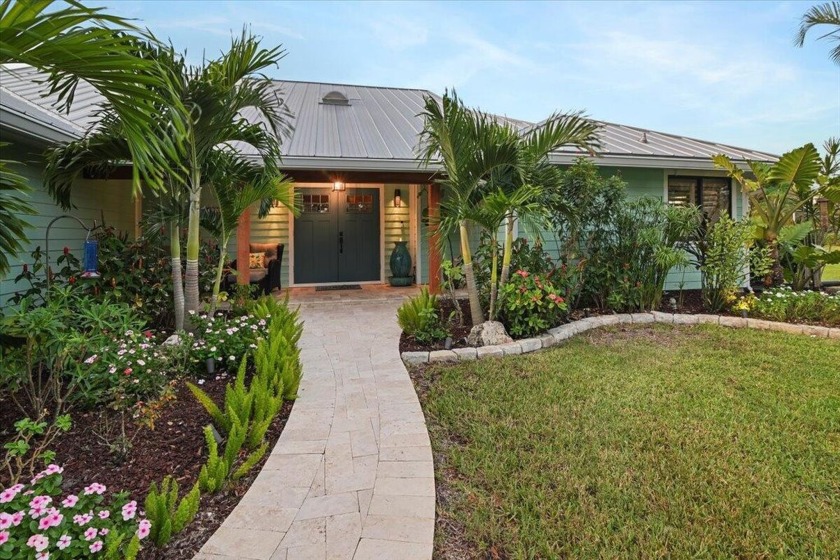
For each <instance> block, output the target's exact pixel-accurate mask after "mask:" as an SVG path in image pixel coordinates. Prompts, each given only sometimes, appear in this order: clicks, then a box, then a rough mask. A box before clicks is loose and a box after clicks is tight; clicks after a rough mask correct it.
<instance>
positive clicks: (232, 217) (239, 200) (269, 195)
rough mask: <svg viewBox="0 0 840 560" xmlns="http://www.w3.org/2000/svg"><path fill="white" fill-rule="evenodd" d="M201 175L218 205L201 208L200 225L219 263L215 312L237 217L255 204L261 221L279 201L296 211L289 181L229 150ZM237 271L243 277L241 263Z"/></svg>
mask: <svg viewBox="0 0 840 560" xmlns="http://www.w3.org/2000/svg"><path fill="white" fill-rule="evenodd" d="M204 176H205V180H206V181H207V184H209V185H210V187H211V188H212V190H213V193H214V194H215V196H216V201H217V202H218V204H219V206H218V207H217V208H210V207H205V208H202V226H203V227H204V228H205V229H206V230H208V231H209V232H210V233H211V234H212V235H213V236H214V237H215V238H216V239H217V240H218V241H219V262H218V264H217V266H216V278H215V280H214V282H213V296H212V298H211V300H210V309H211V311H215V309H216V306H217V305H218V303H219V291H220V288H221V282H222V272H223V270H224V266H225V257H226V255H227V247H228V244H229V243H230V238H231V236H232V235H233V232H234V231H236V227H237V225H238V224H239V218H240V216H242V214H243V213H245V212H246V211H248V209H249V208H251V206H253V205H254V204H256V203H258V202H259V203H260V211H259V216H260V217H261V218H262V217H264V216H265V215H266V214H268V212H269V210H270V209H271V206H272V204H273V203H274V202H280V203H281V204H282V205H283V206H285V207H286V208H288V209H290V210H291V211H292V214H294V215H295V216H297V215H298V209H297V206H296V204H295V195H294V182H293V181H292V180H291V179H288V178H287V177H285V176H283V175H282V174H277V175H272V174H270V173H265V171H264V169H263V166H262V165H259V164H256V163H254V162H251V161H248V160H247V159H245V158H243V157H242V156H241V155H240V154H238V153H236V152H234V151H233V150H219V151H217V152H215V153H214V155H213V157H211V158H210V161H209V162H208V167H207V170H206V171H205V173H204ZM239 270H240V272H241V273H243V274H244V273H245V272H246V269H245V268H244V263H242V266H240V268H239Z"/></svg>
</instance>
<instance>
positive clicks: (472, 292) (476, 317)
mask: <svg viewBox="0 0 840 560" xmlns="http://www.w3.org/2000/svg"><path fill="white" fill-rule="evenodd" d="M460 230H461V256H463V257H464V277H465V278H466V280H467V294H469V298H470V316H471V317H472V322H473V325H480V324H481V323H483V322H484V312H483V311H482V309H481V301H480V300H479V298H478V285H477V284H476V282H475V271H474V270H473V262H472V253H471V252H470V236H469V232H468V231H467V223H466V222H465V221H463V220H462V221H461V223H460Z"/></svg>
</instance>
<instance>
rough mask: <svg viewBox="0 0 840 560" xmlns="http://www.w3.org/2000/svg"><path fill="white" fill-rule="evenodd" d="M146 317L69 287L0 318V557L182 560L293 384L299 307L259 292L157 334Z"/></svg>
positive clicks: (240, 480) (236, 494)
mask: <svg viewBox="0 0 840 560" xmlns="http://www.w3.org/2000/svg"><path fill="white" fill-rule="evenodd" d="M70 309H74V310H75V311H73V312H71V311H69V310H70ZM143 323H144V321H143V320H142V319H140V318H138V317H137V316H136V314H135V313H134V312H133V311H132V310H131V309H130V308H128V307H127V306H121V305H119V304H115V303H113V302H108V301H101V300H96V299H93V298H91V297H89V296H79V295H77V294H73V293H72V291H70V290H68V291H67V292H66V293H64V295H61V292H60V291H59V292H57V293H53V294H51V296H50V298H48V299H47V301H46V304H45V305H43V306H41V307H36V306H34V305H30V304H29V302H28V300H24V301H22V302H21V307H20V308H19V310H18V312H17V313H13V314H11V315H10V316H8V317H6V318H4V327H5V329H4V332H8V333H11V334H13V335H17V336H18V337H19V338H17V339H14V341H13V343H12V344H6V345H4V347H3V350H2V352H3V354H2V356H0V359H2V364H3V372H2V373H3V376H2V381H3V385H2V396H3V399H4V402H9V403H14V405H16V406H6V407H3V410H2V412H0V441H2V442H3V444H4V451H5V456H4V460H3V464H2V472H0V488H2V489H3V494H2V497H0V515H2V517H1V518H0V558H16V557H22V556H26V557H34V555H36V554H37V555H39V556H37V557H38V558H48V557H49V558H53V559H54V558H65V557H66V558H71V557H86V556H90V555H94V554H97V555H98V554H101V555H102V556H103V557H116V558H123V557H124V558H134V557H138V558H146V559H155V558H191V557H192V556H193V555H194V554H195V553H196V552H197V551H198V550H199V549H200V547H201V545H202V544H203V543H204V541H206V540H207V539H208V538H209V536H210V535H211V534H212V533H213V532H214V531H215V529H216V528H217V527H218V526H219V525H220V524H221V523H222V522H223V521H224V519H225V517H226V516H227V514H228V513H229V512H230V511H231V510H232V509H233V508H234V507H235V505H236V503H237V502H238V501H239V499H240V498H241V496H242V495H244V493H245V491H246V490H247V488H248V486H249V485H250V482H251V481H252V480H253V478H254V477H255V476H256V473H257V472H258V471H259V467H260V466H261V464H262V463H263V462H264V460H265V457H266V454H267V451H268V449H270V447H271V446H272V445H273V444H274V443H275V442H276V440H277V438H278V437H279V435H280V433H281V431H282V427H283V425H284V424H285V420H286V418H288V414H289V412H290V410H291V404H292V400H293V399H294V398H295V396H296V393H297V386H298V383H299V380H300V374H301V370H300V361H299V353H298V349H297V340H298V338H299V336H300V332H301V325H300V322H299V321H298V317H297V314H296V313H295V312H291V311H289V309H288V307H287V306H286V305H285V304H283V303H280V302H277V301H276V300H274V299H272V298H263V299H261V300H258V301H256V302H252V303H250V304H248V305H247V306H246V307H245V308H242V309H238V310H236V311H228V312H225V313H222V312H219V313H216V314H213V315H201V316H199V315H196V316H194V317H193V324H194V325H195V327H196V329H195V331H194V333H192V334H187V333H179V335H178V336H177V337H168V339H167V340H166V341H165V342H164V338H167V337H165V334H166V333H161V334H158V333H155V332H153V331H151V330H146V329H144V324H143ZM209 358H212V359H213V360H214V362H215V363H216V364H218V367H217V371H216V373H214V374H212V375H208V374H207V370H206V368H207V365H206V364H207V360H208V359H209ZM50 465H51V466H50ZM45 469H46V470H45ZM21 485H23V486H21ZM31 485H35V487H34V488H30V487H29V486H31ZM29 490H32V491H33V493H32V494H24V493H25V492H28V491H29ZM91 490H93V494H95V496H90V491H91ZM24 495H25V496H26V498H25V500H26V503H25V504H23V502H22V501H21V500H24V498H23V497H22V496H24ZM33 496H34V497H33ZM38 496H41V498H39V499H38V501H37V503H36V504H35V505H34V506H33V505H31V504H30V502H31V501H32V500H33V499H35V497H38ZM88 496H90V497H88ZM93 502H96V504H94V503H93ZM58 504H61V506H60V507H59V505H58ZM129 504H134V505H129ZM124 507H128V509H130V510H132V511H133V515H132V516H131V517H130V519H123V521H122V522H120V523H117V521H119V517H120V516H122V515H123V509H122V508H124ZM132 508H137V509H132ZM126 511H127V510H126ZM141 513H142V514H143V515H144V516H145V517H143V518H142V520H141V519H140V518H139V517H138V516H139V515H140V514H141ZM89 516H90V519H88V517H89ZM135 517H136V519H135ZM129 521H131V523H129ZM47 554H49V556H47Z"/></svg>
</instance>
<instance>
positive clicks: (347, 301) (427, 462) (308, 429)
mask: <svg viewBox="0 0 840 560" xmlns="http://www.w3.org/2000/svg"><path fill="white" fill-rule="evenodd" d="M412 293H413V291H406V290H401V291H397V290H386V289H384V288H376V289H366V290H363V291H357V292H355V293H352V292H318V293H315V292H313V291H311V290H308V291H298V292H293V295H292V297H293V301H294V302H295V303H299V304H300V305H301V313H302V317H303V320H304V332H303V337H302V339H301V349H302V350H301V354H302V360H303V371H304V375H303V381H302V383H301V390H300V396H299V398H298V400H297V402H296V403H295V406H294V408H293V410H292V414H291V417H290V418H289V421H288V424H287V425H286V428H285V429H284V431H283V434H282V435H281V436H280V440H279V441H278V442H277V445H276V447H275V448H274V450H273V451H272V454H271V457H270V458H269V459H268V461H267V462H266V464H265V466H264V467H263V470H262V471H261V472H260V474H259V476H258V477H257V479H256V481H255V482H254V484H253V485H252V486H251V488H250V489H249V490H248V493H247V494H246V495H245V497H244V498H243V499H242V501H241V502H240V503H239V505H238V506H237V507H236V509H235V510H234V511H233V513H232V514H231V515H230V517H228V519H227V520H226V521H225V522H224V524H223V525H222V526H221V527H220V528H219V530H218V531H217V532H216V534H215V535H213V537H212V538H211V539H210V540H209V541H208V542H207V544H205V546H204V548H202V550H201V553H200V554H199V555H198V556H197V557H196V558H200V559H211V558H212V559H220V558H248V559H259V560H269V559H271V560H298V559H304V558H305V559H309V558H313V559H314V558H317V559H325V558H329V559H333V558H335V559H344V558H347V559H350V558H354V559H368V558H370V559H392V558H393V559H399V560H412V559H423V560H428V559H430V558H431V557H432V541H433V538H434V517H435V484H434V472H433V467H432V452H431V446H430V444H429V435H428V432H427V430H426V424H425V421H424V418H423V412H422V410H421V409H420V403H419V402H418V400H417V395H416V394H415V392H414V387H413V386H412V383H411V380H410V379H409V376H408V373H407V372H406V370H405V367H404V366H403V364H402V362H401V361H400V356H399V352H398V347H397V346H398V337H399V333H400V330H399V327H398V326H397V323H396V316H395V312H396V309H397V307H398V306H399V304H400V302H401V301H402V299H403V298H404V297H405V296H407V295H411V294H412Z"/></svg>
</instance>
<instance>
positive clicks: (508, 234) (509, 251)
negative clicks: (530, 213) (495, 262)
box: [499, 216, 513, 286]
mask: <svg viewBox="0 0 840 560" xmlns="http://www.w3.org/2000/svg"><path fill="white" fill-rule="evenodd" d="M512 257H513V218H512V217H511V216H508V220H507V227H506V228H505V252H504V254H503V256H502V278H501V281H500V282H499V285H500V286H504V285H505V284H507V283H508V280H510V261H511V258H512Z"/></svg>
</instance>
